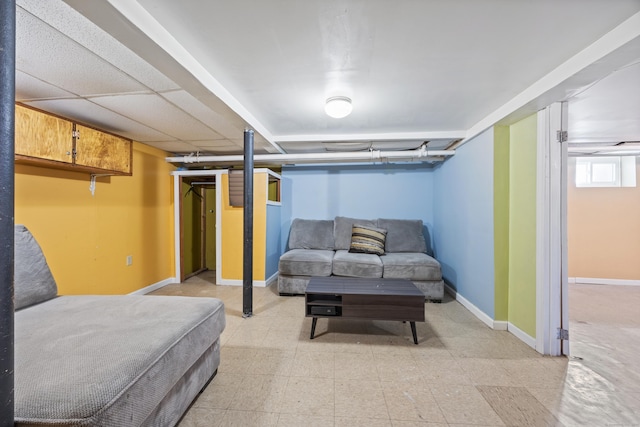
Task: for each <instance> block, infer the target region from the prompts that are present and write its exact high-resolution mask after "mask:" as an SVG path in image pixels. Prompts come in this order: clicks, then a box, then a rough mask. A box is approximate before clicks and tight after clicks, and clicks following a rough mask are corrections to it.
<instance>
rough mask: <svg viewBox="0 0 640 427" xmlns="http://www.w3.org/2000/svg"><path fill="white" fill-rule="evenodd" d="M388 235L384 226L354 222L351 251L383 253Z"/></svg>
mask: <svg viewBox="0 0 640 427" xmlns="http://www.w3.org/2000/svg"><path fill="white" fill-rule="evenodd" d="M386 235H387V230H383V229H382V228H377V227H367V226H366V225H360V224H353V227H352V232H351V246H350V247H349V252H352V253H363V254H375V255H382V254H384V241H385V237H386Z"/></svg>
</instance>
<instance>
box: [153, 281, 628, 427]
mask: <svg viewBox="0 0 640 427" xmlns="http://www.w3.org/2000/svg"><path fill="white" fill-rule="evenodd" d="M213 283H214V276H213V275H212V274H211V273H205V274H203V275H200V276H198V277H194V278H191V279H189V280H188V281H187V282H185V283H183V284H179V285H169V286H166V287H164V288H162V289H160V290H157V291H155V292H154V294H164V295H191V296H212V297H217V298H220V299H222V300H223V301H224V302H225V307H226V314H227V326H226V329H225V331H224V332H223V334H222V349H221V363H220V367H219V370H218V374H217V376H216V377H215V378H214V379H213V381H212V382H211V383H210V385H209V386H208V387H207V389H206V390H205V391H204V392H203V393H202V394H201V395H200V396H199V397H198V398H197V400H196V401H195V402H194V403H193V406H192V407H191V408H190V409H189V411H188V412H187V414H186V415H185V417H184V419H183V420H182V422H181V423H180V426H181V427H191V426H207V427H210V426H243V427H246V426H281V427H284V426H296V427H297V426H305V427H314V426H321V427H327V426H336V427H342V426H367V427H377V426H404V427H408V426H469V425H482V426H504V425H509V426H530V425H531V426H546V425H549V426H561V425H566V426H605V425H624V426H631V425H640V381H639V380H640V374H639V372H640V370H639V369H637V368H638V367H639V365H640V363H639V362H636V360H634V356H635V358H637V355H638V354H639V353H640V352H639V350H640V347H639V346H638V342H639V341H640V334H639V331H640V329H639V327H638V322H637V317H638V316H637V315H636V314H631V313H636V312H637V307H638V305H639V304H638V302H640V301H638V298H640V288H639V289H637V290H635V291H636V293H635V295H636V296H635V297H634V298H635V299H633V298H631V297H628V298H626V300H628V301H631V302H632V303H633V305H632V307H633V312H631V311H630V312H629V314H628V315H622V314H621V311H620V310H619V308H618V307H613V308H614V309H615V310H614V312H616V313H618V314H617V315H616V316H618V317H622V318H621V319H615V320H619V321H621V322H623V321H628V320H629V318H631V320H634V321H635V322H636V324H635V326H629V325H628V324H627V325H626V326H621V327H617V326H614V327H611V326H609V327H608V328H609V329H608V330H607V327H606V326H598V327H597V329H598V331H599V332H600V333H602V334H603V337H602V340H601V339H600V337H598V336H596V335H593V338H590V337H589V332H590V331H589V329H590V328H589V327H590V326H591V321H590V320H583V319H588V316H587V314H589V315H590V314H591V312H593V310H591V309H589V308H588V309H586V310H585V313H584V314H585V315H584V316H582V313H580V312H576V313H575V314H576V316H577V317H576V319H578V320H576V321H575V322H576V327H575V328H574V327H573V323H572V332H571V333H572V334H574V335H573V339H572V343H571V345H572V346H573V347H572V355H579V357H581V358H574V357H572V358H569V359H567V358H565V357H543V356H541V355H539V354H538V353H537V352H535V351H534V350H533V349H531V348H530V347H528V346H527V345H525V344H523V343H522V342H521V341H519V340H518V339H517V338H515V337H514V336H513V335H511V334H510V333H508V332H502V331H493V330H491V329H489V328H487V327H486V326H485V325H484V324H483V323H481V322H480V321H479V320H478V319H477V318H475V317H474V316H473V315H472V314H471V313H469V312H468V311H467V310H466V309H465V308H464V307H462V306H461V305H460V304H459V303H457V302H456V301H454V300H452V299H451V297H448V296H447V297H446V298H445V300H444V301H443V303H442V304H431V303H427V304H426V306H425V314H426V319H427V321H426V322H425V323H418V324H417V330H418V339H419V345H414V344H413V342H412V338H411V331H410V329H409V325H408V324H403V323H401V322H382V321H349V320H339V319H332V320H324V319H321V320H319V321H318V327H317V329H316V338H315V339H314V340H309V333H310V328H311V319H309V318H305V317H304V298H303V297H280V296H279V295H277V292H276V289H275V286H273V287H270V288H254V292H253V317H251V318H247V319H244V318H243V317H242V288H241V287H228V286H215V285H213ZM618 291H620V290H619V289H618ZM572 292H573V289H572ZM581 292H582V291H581V290H579V291H578V296H575V298H582V297H585V298H586V299H587V301H591V302H593V304H595V305H600V304H602V300H601V299H600V302H598V301H599V300H598V299H596V297H594V296H593V295H590V294H588V295H581V294H580V293H581ZM573 293H575V292H573ZM582 294H584V292H582ZM623 297H624V296H623ZM623 299H625V298H623ZM570 300H571V299H570ZM625 316H627V317H625ZM616 325H618V324H617V323H616ZM614 329H624V332H623V334H621V335H617V337H616V338H613V339H611V340H609V339H610V338H611V334H612V331H613V330H614ZM614 335H615V334H614ZM604 338H606V339H607V340H609V341H603V340H604ZM632 339H635V344H634V345H633V346H632V347H631V348H630V350H628V351H627V350H626V348H627V347H625V346H626V344H627V341H628V340H632ZM581 340H582V341H581ZM603 342H607V344H603ZM618 355H620V356H621V357H620V358H618Z"/></svg>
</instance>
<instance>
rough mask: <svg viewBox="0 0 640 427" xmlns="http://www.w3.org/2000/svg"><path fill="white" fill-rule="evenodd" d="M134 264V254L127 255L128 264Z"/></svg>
mask: <svg viewBox="0 0 640 427" xmlns="http://www.w3.org/2000/svg"><path fill="white" fill-rule="evenodd" d="M131 264H133V256H132V255H128V256H127V265H131Z"/></svg>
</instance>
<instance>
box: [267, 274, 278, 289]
mask: <svg viewBox="0 0 640 427" xmlns="http://www.w3.org/2000/svg"><path fill="white" fill-rule="evenodd" d="M277 280H278V272H277V271H276V272H275V273H273V275H271V277H269V278H268V279H267V286H271V284H272V283H273V282H275V281H277Z"/></svg>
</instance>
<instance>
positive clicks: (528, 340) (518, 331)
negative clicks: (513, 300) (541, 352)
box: [507, 322, 536, 350]
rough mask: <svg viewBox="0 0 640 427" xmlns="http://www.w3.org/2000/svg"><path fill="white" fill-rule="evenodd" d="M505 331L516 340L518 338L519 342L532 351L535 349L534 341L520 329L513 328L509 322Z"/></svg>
mask: <svg viewBox="0 0 640 427" xmlns="http://www.w3.org/2000/svg"><path fill="white" fill-rule="evenodd" d="M507 331H509V332H511V333H512V334H513V335H515V336H516V338H518V339H519V340H520V341H522V342H523V343H525V344H526V345H528V346H529V347H531V348H532V349H534V350H535V349H536V339H535V338H533V337H532V336H531V335H529V334H527V333H526V332H524V331H523V330H522V329H520V328H518V327H517V326H515V325H514V324H513V323H511V322H509V324H508V326H507Z"/></svg>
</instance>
